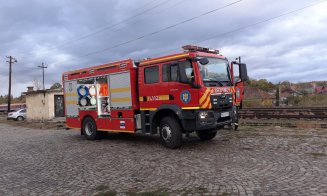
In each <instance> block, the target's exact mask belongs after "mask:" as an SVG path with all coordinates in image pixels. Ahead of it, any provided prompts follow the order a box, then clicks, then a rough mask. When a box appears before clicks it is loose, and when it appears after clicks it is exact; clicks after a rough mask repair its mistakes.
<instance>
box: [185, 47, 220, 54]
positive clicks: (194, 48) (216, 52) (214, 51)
mask: <svg viewBox="0 0 327 196" xmlns="http://www.w3.org/2000/svg"><path fill="white" fill-rule="evenodd" d="M182 48H183V49H184V50H185V51H190V52H207V53H213V54H219V50H216V49H212V48H204V47H200V46H193V45H186V46H183V47H182Z"/></svg>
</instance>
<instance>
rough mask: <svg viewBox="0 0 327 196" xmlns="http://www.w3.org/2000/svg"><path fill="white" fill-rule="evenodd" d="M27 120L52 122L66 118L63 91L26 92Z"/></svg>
mask: <svg viewBox="0 0 327 196" xmlns="http://www.w3.org/2000/svg"><path fill="white" fill-rule="evenodd" d="M26 108H27V110H26V118H27V120H31V121H43V120H51V119H53V118H55V117H63V116H64V95H63V90H62V89H46V90H37V91H33V90H31V89H29V90H28V92H26Z"/></svg>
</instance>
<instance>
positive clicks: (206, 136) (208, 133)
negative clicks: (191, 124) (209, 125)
mask: <svg viewBox="0 0 327 196" xmlns="http://www.w3.org/2000/svg"><path fill="white" fill-rule="evenodd" d="M196 134H197V135H198V136H199V138H200V139H201V140H211V139H213V138H214V137H216V135H217V130H203V131H197V132H196Z"/></svg>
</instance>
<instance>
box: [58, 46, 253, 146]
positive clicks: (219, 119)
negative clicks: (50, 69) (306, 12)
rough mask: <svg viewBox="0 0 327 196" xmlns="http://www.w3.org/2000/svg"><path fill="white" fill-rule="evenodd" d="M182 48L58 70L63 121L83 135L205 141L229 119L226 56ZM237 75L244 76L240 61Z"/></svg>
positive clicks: (231, 90)
mask: <svg viewBox="0 0 327 196" xmlns="http://www.w3.org/2000/svg"><path fill="white" fill-rule="evenodd" d="M183 49H184V52H182V53H179V54H172V55H167V56H162V57H158V58H151V59H146V60H142V61H139V62H135V61H133V60H132V59H127V60H123V61H118V62H114V63H109V64H104V65H99V66H93V67H89V68H85V69H80V70H75V71H70V72H66V73H64V74H63V84H64V96H65V105H66V107H65V108H66V111H65V112H66V124H67V127H69V128H78V129H81V133H82V134H83V135H84V136H85V137H86V138H87V139H98V138H99V137H100V136H101V135H102V133H103V132H107V131H110V132H128V133H136V132H141V133H143V134H160V139H161V141H162V143H163V145H164V146H166V147H169V148H177V147H180V146H181V144H182V137H183V134H186V135H188V134H190V133H191V132H194V131H196V133H197V135H198V136H199V138H200V139H202V140H210V139H212V138H214V137H215V136H216V134H217V129H219V128H222V127H223V126H225V125H228V124H230V123H232V119H233V115H234V112H233V108H234V106H235V100H236V97H235V96H236V91H235V84H236V81H234V79H233V76H232V74H231V69H233V68H232V67H233V64H229V63H228V61H227V59H226V58H225V57H223V56H222V55H220V54H219V52H218V51H217V50H212V49H209V48H203V47H198V46H191V45H187V46H184V47H183ZM238 68H239V71H238V72H239V79H238V81H237V82H241V81H245V80H247V71H246V65H245V64H239V66H238Z"/></svg>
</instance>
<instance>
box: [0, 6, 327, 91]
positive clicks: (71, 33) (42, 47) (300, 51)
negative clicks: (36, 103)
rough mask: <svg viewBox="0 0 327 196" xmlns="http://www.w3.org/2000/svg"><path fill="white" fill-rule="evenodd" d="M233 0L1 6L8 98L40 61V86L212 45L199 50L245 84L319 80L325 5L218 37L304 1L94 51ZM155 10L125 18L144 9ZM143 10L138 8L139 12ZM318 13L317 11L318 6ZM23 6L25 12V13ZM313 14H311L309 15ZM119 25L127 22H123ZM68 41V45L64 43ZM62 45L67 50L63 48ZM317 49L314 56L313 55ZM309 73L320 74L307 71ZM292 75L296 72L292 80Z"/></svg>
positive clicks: (224, 15)
mask: <svg viewBox="0 0 327 196" xmlns="http://www.w3.org/2000/svg"><path fill="white" fill-rule="evenodd" d="M231 2H233V1H230V0H224V1H214V0H204V1H196V0H179V1H173V0H170V1H164V0H138V1H136V0H134V1H103V0H94V1H88V0H81V1H78V2H76V1H72V0H68V1H41V0H27V1H17V0H13V1H5V2H3V3H2V5H1V7H0V25H1V26H2V27H8V28H7V29H5V30H3V31H1V32H0V41H1V45H0V54H4V55H13V56H15V57H16V58H17V59H18V60H19V63H18V64H15V65H14V76H13V78H14V81H13V82H14V86H13V88H15V91H14V92H15V95H19V93H18V91H22V90H25V87H26V86H27V85H31V82H32V81H33V80H34V79H38V80H41V78H42V77H41V70H40V69H37V68H36V67H37V65H40V64H41V63H42V62H45V63H46V64H47V65H48V67H49V68H48V69H46V86H47V87H50V85H51V84H52V83H54V82H60V80H61V74H62V72H63V71H67V70H72V69H77V68H81V67H85V66H91V65H96V64H100V63H105V62H108V61H114V60H119V59H125V58H134V59H136V60H138V59H140V58H144V57H154V56H159V55H164V54H167V53H169V52H177V51H180V46H181V45H184V44H190V43H196V42H200V41H203V40H205V39H207V38H210V37H212V36H215V35H220V34H222V36H217V37H215V38H214V39H210V40H208V41H205V42H201V43H200V45H203V46H209V47H215V48H218V49H220V50H221V52H222V53H223V54H224V55H226V56H227V57H229V58H230V59H233V58H234V57H236V56H239V55H241V56H242V57H243V59H244V61H246V63H247V64H248V68H249V74H250V76H251V77H252V78H267V79H269V80H271V81H273V82H278V81H280V80H291V81H300V80H301V81H302V80H307V81H309V80H312V79H313V78H312V75H313V74H314V75H315V77H314V78H317V79H321V80H323V79H324V76H323V74H321V72H325V73H326V72H327V70H326V69H325V68H323V67H319V66H317V65H323V64H324V62H325V61H326V49H324V46H323V43H326V41H327V40H326V36H324V33H322V32H326V30H327V29H326V27H327V26H326V23H327V14H326V13H325V12H322V11H321V12H319V11H317V9H319V7H320V9H321V10H323V8H326V3H322V4H321V5H319V6H315V7H312V8H308V9H306V10H303V11H302V12H299V13H296V14H292V15H288V16H285V17H282V18H279V19H277V20H274V21H271V22H267V23H263V24H259V25H256V26H253V27H250V28H246V29H242V30H239V31H236V32H232V33H228V34H224V33H225V32H229V31H232V30H233V29H237V28H239V27H241V26H246V25H248V24H252V23H256V22H258V21H260V20H263V19H266V18H270V17H273V16H276V15H278V14H280V13H283V12H285V11H288V10H292V9H296V8H299V7H302V6H305V5H307V4H308V3H310V2H307V1H304V0H302V1H295V0H292V1H259V0H244V1H242V2H240V3H238V4H235V5H233V6H230V7H228V8H225V9H222V10H220V11H217V12H214V13H211V14H208V15H207V16H203V17H201V18H199V19H195V20H193V21H191V22H187V23H185V24H182V25H179V26H176V27H174V28H171V29H167V30H164V31H162V32H160V33H156V34H153V35H151V36H148V37H145V38H143V39H140V40H136V41H133V42H131V43H129V44H126V45H123V46H121V47H116V48H114V49H110V50H106V51H104V52H102V53H99V54H95V55H89V56H85V57H83V56H84V55H86V54H89V53H91V52H94V51H98V50H102V49H104V48H110V47H112V46H114V45H116V44H119V43H123V42H125V41H128V40H132V39H134V38H137V37H139V36H142V35H145V34H149V33H151V32H154V31H157V30H160V29H162V28H164V27H167V26H170V25H173V24H176V23H178V22H181V21H183V20H186V19H188V18H191V17H194V16H196V15H199V14H201V13H204V12H206V11H209V10H212V9H214V8H217V7H220V6H223V5H225V4H228V3H231ZM156 5H158V6H157V7H156V8H155V9H153V10H149V11H148V12H146V13H144V14H140V15H139V16H136V17H132V16H133V15H137V13H141V12H142V11H144V10H146V9H150V8H151V7H153V6H156ZM140 7H142V8H140ZM317 7H318V8H317ZM27 8H28V9H27ZM313 10H314V11H313ZM125 19H128V20H126V21H124V20H125ZM120 21H124V22H122V23H120V24H119V25H116V26H115V27H112V28H110V29H107V30H104V31H102V32H101V33H97V34H93V35H92V36H88V37H87V38H85V39H80V40H78V41H74V40H76V39H77V38H79V37H80V36H83V35H87V34H89V33H92V32H95V31H97V30H99V29H102V28H103V27H107V28H109V27H110V26H112V25H113V24H117V23H119V22H120ZM72 40H73V42H71V41H72ZM62 43H67V44H62ZM317 51H321V52H320V53H321V54H319V53H318V52H317ZM0 65H1V66H0V82H1V84H2V86H1V89H0V94H6V93H7V89H6V85H7V83H8V81H7V80H8V79H7V76H8V65H7V64H6V63H5V58H1V62H0ZM312 69H316V70H319V71H313V70H312ZM295 73H298V74H295Z"/></svg>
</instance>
